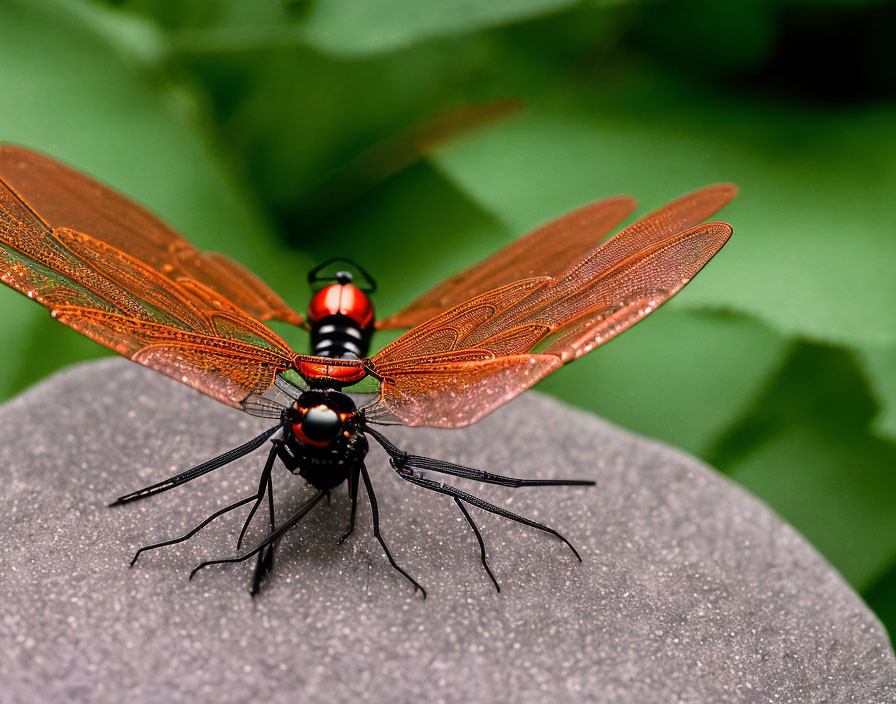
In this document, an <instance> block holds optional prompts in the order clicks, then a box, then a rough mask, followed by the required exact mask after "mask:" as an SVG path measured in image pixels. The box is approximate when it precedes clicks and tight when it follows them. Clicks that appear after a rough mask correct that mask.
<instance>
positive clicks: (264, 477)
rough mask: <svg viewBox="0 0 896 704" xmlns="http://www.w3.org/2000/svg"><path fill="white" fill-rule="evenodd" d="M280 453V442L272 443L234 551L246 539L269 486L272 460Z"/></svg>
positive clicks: (272, 498)
mask: <svg viewBox="0 0 896 704" xmlns="http://www.w3.org/2000/svg"><path fill="white" fill-rule="evenodd" d="M279 452H280V441H279V440H275V441H274V443H273V447H271V451H270V452H269V453H268V459H267V461H266V462H265V463H264V469H263V470H261V478H260V479H259V480H258V493H257V494H256V495H255V503H254V504H252V508H251V509H250V510H249V515H248V516H246V520H245V521H244V522H243V529H242V530H241V531H240V537H239V538H237V540H236V549H237V550H239V549H240V548H241V547H242V545H243V538H245V537H246V531H247V530H249V524H250V523H252V519H253V518H254V517H255V512H256V511H258V507H259V506H261V502H262V501H263V500H264V495H265V490H266V489H267V487H269V486H270V482H271V472H272V471H273V469H274V460H275V459H276V458H277V454H278V453H279ZM273 500H274V497H273V496H271V495H270V494H269V495H268V501H270V502H273ZM273 511H274V509H273V503H272V504H271V514H272V515H273ZM271 530H273V526H271Z"/></svg>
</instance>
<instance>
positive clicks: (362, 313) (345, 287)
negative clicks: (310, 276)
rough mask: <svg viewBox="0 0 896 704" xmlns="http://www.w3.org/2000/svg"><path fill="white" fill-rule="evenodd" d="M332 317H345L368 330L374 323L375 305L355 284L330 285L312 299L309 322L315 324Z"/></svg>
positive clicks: (309, 307) (309, 308)
mask: <svg viewBox="0 0 896 704" xmlns="http://www.w3.org/2000/svg"><path fill="white" fill-rule="evenodd" d="M331 315H345V316H347V317H349V318H351V319H352V320H354V321H355V322H356V323H357V324H358V325H360V326H361V327H362V328H366V327H367V326H368V325H370V324H371V323H372V322H373V315H374V311H373V303H372V302H371V301H370V297H369V296H368V295H367V294H366V293H364V292H363V291H362V290H361V289H359V288H358V287H357V286H355V285H354V284H330V285H329V286H324V287H323V288H322V289H321V290H320V291H318V292H317V293H315V294H314V296H312V297H311V303H309V304H308V320H309V321H311V322H312V323H315V322H317V321H319V320H323V319H324V318H326V317H328V316H331Z"/></svg>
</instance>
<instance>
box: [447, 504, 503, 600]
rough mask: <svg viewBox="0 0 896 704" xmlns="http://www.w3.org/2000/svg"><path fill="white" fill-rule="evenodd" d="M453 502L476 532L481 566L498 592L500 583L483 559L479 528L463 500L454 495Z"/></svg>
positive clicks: (483, 548) (483, 546) (483, 544)
mask: <svg viewBox="0 0 896 704" xmlns="http://www.w3.org/2000/svg"><path fill="white" fill-rule="evenodd" d="M454 503H456V504H457V507H458V508H459V509H460V510H461V513H463V514H464V518H466V519H467V523H469V524H470V528H472V529H473V532H474V533H475V534H476V540H478V541H479V554H480V555H481V557H482V566H483V567H485V571H486V572H488V576H489V577H491V580H492V582H493V583H494V585H495V589H497V590H498V593H500V592H501V585H500V584H498V580H497V579H495V575H494V574H492V570H491V567H489V566H488V562H487V561H486V559H485V543H484V542H483V541H482V533H480V532H479V528H478V527H477V526H476V524H475V523H474V522H473V517H472V516H471V515H470V514H469V512H468V511H467V509H466V507H465V506H464V504H463V502H462V501H461V500H460V499H459V498H457V497H456V496H455V497H454Z"/></svg>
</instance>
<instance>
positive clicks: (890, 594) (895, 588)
mask: <svg viewBox="0 0 896 704" xmlns="http://www.w3.org/2000/svg"><path fill="white" fill-rule="evenodd" d="M863 596H864V597H865V601H867V602H868V606H870V607H871V609H872V610H873V611H874V612H875V613H876V614H877V617H878V618H879V619H880V620H881V621H883V623H884V625H885V626H886V627H887V630H888V631H889V633H890V640H891V641H892V640H893V639H894V636H896V598H894V597H896V563H894V564H893V566H892V567H891V568H890V570H889V571H887V572H886V573H885V574H884V575H883V576H882V577H881V578H880V579H878V580H877V581H876V582H874V584H872V585H871V586H870V587H869V588H868V589H866V590H865V592H864V594H863Z"/></svg>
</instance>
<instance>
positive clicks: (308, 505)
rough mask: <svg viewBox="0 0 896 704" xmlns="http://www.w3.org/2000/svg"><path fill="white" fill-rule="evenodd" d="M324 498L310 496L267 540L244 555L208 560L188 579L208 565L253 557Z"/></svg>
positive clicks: (289, 528)
mask: <svg viewBox="0 0 896 704" xmlns="http://www.w3.org/2000/svg"><path fill="white" fill-rule="evenodd" d="M322 498H324V492H322V491H321V492H318V493H317V494H315V495H314V496H312V497H311V498H310V499H309V500H308V501H306V502H305V503H304V504H303V505H302V508H300V509H299V510H298V511H296V512H295V513H294V514H293V515H292V516H290V517H289V518H288V519H287V520H286V521H284V522H283V523H282V524H281V525H279V526H278V527H277V528H276V529H275V530H274V531H272V532H271V534H270V535H268V537H267V538H265V539H264V540H262V541H261V542H260V543H259V544H258V545H256V546H255V547H254V548H252V549H251V550H250V551H249V552H247V553H244V554H242V555H238V556H237V557H231V558H228V559H225V560H209V561H207V562H203V563H202V564H200V565H197V566H196V567H194V568H193V571H192V572H190V579H193V577H194V576H195V575H196V573H197V572H198V571H199V570H201V569H202V568H204V567H208V566H209V565H223V564H226V563H231V562H244V561H245V560H248V559H249V558H250V557H252V556H253V555H257V554H258V553H259V552H261V551H262V550H264V549H265V548H266V547H267V546H268V545H270V544H271V543H273V542H274V541H275V540H277V539H278V538H280V537H281V536H282V535H284V534H285V533H287V532H288V531H289V530H291V529H292V528H294V527H295V526H296V525H297V524H298V522H299V521H301V520H302V519H303V518H304V517H305V515H306V514H307V513H308V512H309V511H311V509H313V508H314V507H315V506H316V505H317V503H318V502H319V501H320V500H321V499H322Z"/></svg>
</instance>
